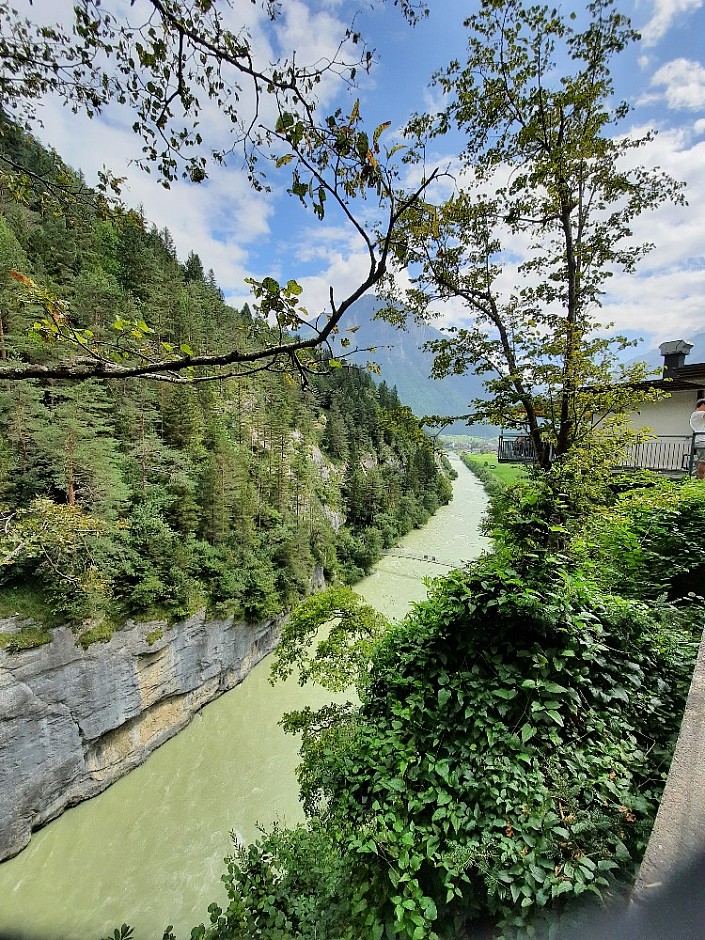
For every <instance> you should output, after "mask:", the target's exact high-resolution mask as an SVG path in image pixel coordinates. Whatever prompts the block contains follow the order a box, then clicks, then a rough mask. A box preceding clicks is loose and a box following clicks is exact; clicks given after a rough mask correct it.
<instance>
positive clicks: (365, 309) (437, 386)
mask: <svg viewBox="0 0 705 940" xmlns="http://www.w3.org/2000/svg"><path fill="white" fill-rule="evenodd" d="M380 307H381V303H380V302H379V300H377V299H376V298H375V297H362V298H361V299H360V300H358V301H357V303H355V304H354V305H353V306H352V307H351V308H350V310H349V312H348V313H347V314H346V317H345V320H344V325H343V328H342V333H341V335H345V330H346V329H350V328H351V327H357V328H358V329H357V332H356V333H355V334H354V336H351V337H350V338H351V340H352V344H351V347H350V348H352V346H357V347H360V348H361V349H367V348H369V347H374V350H375V351H374V352H361V353H356V354H353V355H348V357H347V358H348V359H349V360H350V361H352V362H355V363H358V364H364V363H366V362H368V361H372V362H376V363H377V364H378V365H379V367H380V370H381V376H380V378H381V379H384V381H385V382H386V383H387V385H389V386H393V385H396V388H397V391H398V393H399V397H400V398H401V400H402V402H404V404H405V405H409V406H410V408H411V409H412V411H413V412H414V414H416V415H418V416H419V417H423V416H424V415H442V416H444V417H446V416H452V415H463V414H467V413H468V412H469V411H470V410H471V408H470V401H471V400H472V399H473V398H484V397H485V391H484V388H483V385H482V378H481V377H480V376H477V375H449V376H447V377H446V378H444V379H433V378H431V367H432V365H433V356H432V354H431V353H430V352H427V351H426V350H425V349H424V348H423V346H424V343H426V342H428V341H429V340H431V339H438V338H440V337H442V336H443V334H442V333H441V332H440V331H439V330H437V329H435V328H434V327H432V326H428V325H425V326H418V325H417V324H415V323H414V322H413V320H412V318H411V317H410V318H409V321H408V325H407V329H405V330H399V329H397V328H396V327H394V326H392V325H391V324H390V323H387V322H386V321H385V320H375V319H374V315H375V313H376V312H377V310H379V309H380ZM334 349H335V351H336V352H338V353H344V352H346V350H343V349H342V347H340V345H339V342H338V343H337V344H336V345H335V346H334ZM447 430H448V431H449V433H454V434H463V433H464V434H473V435H475V436H477V437H492V436H494V434H496V429H494V428H490V427H487V426H485V425H481V424H478V425H473V426H471V427H469V426H468V425H467V423H466V422H465V421H456V422H454V424H452V425H450V426H449V428H448V429H447Z"/></svg>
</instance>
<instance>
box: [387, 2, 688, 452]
mask: <svg viewBox="0 0 705 940" xmlns="http://www.w3.org/2000/svg"><path fill="white" fill-rule="evenodd" d="M465 25H466V27H467V28H468V32H469V37H468V53H467V60H466V61H465V62H462V61H455V62H453V63H451V64H450V65H449V66H448V68H447V69H444V70H441V71H440V72H438V73H437V74H436V76H435V79H434V81H435V84H436V85H437V86H439V87H440V90H441V91H442V92H443V95H444V101H445V106H444V109H443V110H442V111H441V112H440V114H432V115H424V114H422V115H418V116H417V117H415V118H414V119H413V120H412V121H411V123H410V125H409V127H408V129H407V134H408V136H409V137H410V138H411V139H412V140H413V141H414V142H415V143H414V145H413V146H412V148H411V150H410V152H409V157H408V159H409V161H410V162H413V161H415V160H417V159H422V157H423V154H424V153H426V152H427V148H428V147H429V146H431V145H432V138H433V137H435V136H438V135H443V134H445V133H447V132H449V131H451V130H455V131H457V132H458V133H459V134H460V135H461V136H462V138H463V149H462V152H461V153H460V155H459V159H460V161H461V162H462V163H463V164H465V166H466V167H467V169H468V172H467V174H466V176H465V179H464V180H463V181H462V182H460V183H459V184H458V186H457V188H456V189H455V191H454V192H453V193H452V195H451V196H450V197H449V198H448V199H447V200H446V201H445V202H442V203H440V204H433V203H431V202H430V201H428V200H425V201H423V202H422V201H419V202H418V203H417V204H416V205H415V206H414V207H413V210H412V211H411V212H410V213H408V214H407V216H406V217H405V219H404V220H403V224H402V226H401V231H400V232H398V233H397V237H396V238H395V254H396V260H397V262H398V265H399V269H400V270H401V271H403V272H404V276H406V270H407V269H409V270H410V271H411V272H412V275H413V276H412V287H411V288H410V289H408V290H407V291H406V292H405V294H404V295H402V296H403V300H402V299H401V298H400V291H399V289H398V287H397V286H396V285H394V284H392V285H391V286H390V289H389V291H388V298H389V302H390V307H391V308H392V310H393V313H394V312H396V311H398V308H399V305H400V303H405V304H406V305H407V306H408V308H409V309H411V310H412V311H413V312H414V313H415V314H416V315H417V316H419V317H420V318H421V319H423V320H425V319H428V318H429V317H431V316H433V315H434V311H437V310H438V309H439V307H438V303H437V301H439V300H440V301H444V302H450V303H452V304H454V305H457V304H458V303H460V304H462V305H463V307H464V309H465V321H464V322H465V323H466V325H463V326H462V327H451V328H448V329H446V330H445V331H444V332H445V336H444V337H443V338H441V339H438V340H433V341H431V342H430V343H429V344H428V346H429V349H430V350H431V351H432V352H433V353H434V357H435V359H434V375H435V376H436V377H438V378H441V377H443V376H445V375H453V374H460V373H463V372H466V371H468V370H469V371H471V372H473V373H475V374H477V375H482V376H483V378H484V380H485V381H484V384H485V388H486V391H487V395H486V396H485V397H484V398H482V399H476V400H474V401H473V402H472V403H471V407H472V417H473V420H474V421H475V422H484V423H487V424H491V425H495V426H502V427H509V428H516V427H522V428H524V429H525V432H526V433H527V434H529V435H530V436H531V438H532V442H533V445H534V447H535V451H536V454H537V455H538V460H539V463H540V464H541V465H542V466H543V467H545V468H547V467H548V466H549V465H550V463H551V462H552V460H553V459H554V458H555V457H561V456H562V455H563V454H566V453H568V452H569V451H570V450H571V448H573V447H574V446H575V445H576V444H577V443H581V444H583V445H584V444H585V442H586V441H590V442H591V447H599V446H601V443H602V442H603V441H604V440H609V441H612V442H614V441H621V442H625V441H627V440H628V434H627V430H626V428H625V426H624V424H623V422H621V421H620V415H623V414H624V413H627V412H629V411H632V410H634V409H635V408H636V407H637V406H638V404H639V402H641V401H643V400H645V399H648V398H649V396H650V395H653V393H652V392H649V391H648V386H647V385H644V384H640V383H642V382H643V380H644V379H646V378H648V372H647V370H646V367H645V366H644V365H643V364H637V365H634V366H624V365H623V364H622V363H621V362H620V357H619V355H618V354H619V353H620V352H621V351H623V350H624V349H625V348H626V347H628V346H630V345H633V344H632V343H631V342H630V341H629V340H627V339H626V338H625V337H613V338H605V336H604V332H605V330H604V324H603V322H602V318H601V317H600V315H599V310H600V302H601V297H602V296H603V295H604V293H605V290H606V284H607V282H608V279H609V278H610V277H611V276H612V275H613V273H614V271H615V270H620V269H621V270H625V271H627V272H632V271H633V270H634V269H635V267H636V265H637V264H638V262H639V260H640V259H641V258H642V257H643V256H644V254H646V253H647V252H648V251H649V250H650V248H652V247H653V246H652V245H649V244H642V245H638V244H634V242H633V240H632V238H631V236H632V228H633V225H632V223H633V221H634V219H636V218H638V217H639V216H640V215H641V214H642V213H645V212H648V211H651V210H653V209H655V208H657V207H658V206H660V205H661V204H662V203H664V202H668V201H672V202H674V203H676V204H681V205H682V204H683V202H684V200H683V195H682V184H680V183H677V182H675V181H674V180H673V179H671V178H670V177H669V176H667V175H666V174H663V173H661V172H660V171H659V170H658V169H656V170H651V169H647V168H646V167H644V166H638V165H637V164H636V161H635V158H634V156H635V155H634V154H633V153H632V151H634V150H636V149H638V148H641V147H643V146H645V145H646V144H648V143H649V142H650V140H651V139H652V134H650V133H646V134H644V135H643V136H636V135H630V134H626V133H623V122H624V118H625V116H626V115H627V114H628V112H629V106H628V105H627V104H625V103H624V102H620V101H619V99H618V98H616V97H615V91H614V86H613V79H612V66H613V60H614V57H615V56H617V55H618V54H619V53H620V52H622V51H623V50H624V49H625V48H626V47H627V46H628V45H629V44H630V43H631V42H633V41H634V40H635V39H636V38H637V34H636V33H635V32H634V30H633V29H632V27H631V25H630V23H629V20H628V19H627V18H626V17H625V16H624V15H623V14H622V13H621V12H619V11H618V10H617V9H616V6H615V3H614V2H613V0H593V2H591V3H589V4H588V6H587V11H586V14H585V15H582V14H581V15H578V14H575V13H572V12H565V13H564V12H563V11H561V10H559V9H552V8H550V7H548V6H544V5H529V4H525V3H523V2H522V0H508V2H506V0H486V2H483V3H482V4H481V5H480V6H479V8H478V10H477V12H474V13H472V14H471V15H470V16H469V17H468V19H467V20H466V23H465ZM547 76H550V79H549V78H548V77H547ZM517 244H519V245H526V248H525V249H524V250H522V254H521V257H519V258H518V259H517V249H516V246H517ZM506 285H511V286H510V287H509V289H507V287H506ZM595 415H600V416H602V417H601V420H599V421H595V420H594V416H595ZM613 416H616V420H613Z"/></svg>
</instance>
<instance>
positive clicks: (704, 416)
mask: <svg viewBox="0 0 705 940" xmlns="http://www.w3.org/2000/svg"><path fill="white" fill-rule="evenodd" d="M690 426H691V428H692V429H693V432H694V433H695V437H694V438H693V450H694V453H695V460H696V462H697V464H696V470H695V475H696V477H697V478H698V480H705V398H698V400H697V401H696V402H695V411H694V412H693V413H692V415H691V416H690Z"/></svg>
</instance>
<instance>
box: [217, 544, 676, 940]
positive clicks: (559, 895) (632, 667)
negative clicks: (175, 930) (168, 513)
mask: <svg viewBox="0 0 705 940" xmlns="http://www.w3.org/2000/svg"><path fill="white" fill-rule="evenodd" d="M317 603H318V604H319V605H321V600H320V598H319V599H318V601H317ZM344 616H349V610H346V612H345V614H344ZM363 635H364V632H363V631H362V630H361V631H360V636H361V637H363ZM692 638H693V637H692V632H691V630H690V629H689V628H688V627H687V626H686V625H685V624H684V623H682V622H681V619H680V615H679V614H678V611H677V610H675V609H673V608H668V607H657V606H656V607H651V606H649V605H647V604H646V603H643V602H640V601H636V600H630V599H623V598H619V597H616V596H612V595H609V594H601V593H599V592H597V591H596V590H595V589H594V588H592V587H590V586H589V584H588V582H586V581H585V580H584V579H582V578H581V577H580V576H578V575H576V574H565V573H564V569H563V568H561V567H560V566H559V565H556V566H555V568H554V572H553V578H552V579H547V578H546V577H545V576H544V574H542V577H541V579H540V580H538V579H537V580H536V581H533V582H532V581H531V580H529V579H527V578H525V577H522V576H520V575H519V574H518V572H517V571H516V570H515V569H513V568H511V567H510V566H508V564H507V563H506V562H505V561H503V560H501V559H500V557H499V556H498V555H492V556H487V557H486V558H484V559H483V560H481V561H480V562H478V563H476V564H475V565H474V566H473V567H472V569H471V570H470V571H465V572H455V573H453V574H451V575H449V576H448V577H446V578H444V579H441V580H439V581H437V582H435V585H434V587H433V589H432V591H431V593H430V595H429V598H428V600H427V601H425V602H424V603H422V604H420V605H418V606H417V607H416V609H415V610H414V611H413V613H412V614H411V615H410V616H409V617H408V618H407V619H406V620H405V621H404V622H403V623H402V624H400V625H397V626H394V627H391V628H390V629H389V630H387V631H385V632H384V633H383V634H382V635H381V639H380V640H379V642H377V644H376V645H374V646H373V647H372V653H371V659H369V660H368V661H367V665H366V666H365V665H364V664H363V662H362V661H360V663H359V672H358V691H359V694H360V698H361V704H360V707H359V709H355V708H353V707H352V706H349V707H348V708H344V707H340V706H336V707H330V708H327V709H325V710H323V711H322V712H319V713H311V712H308V711H307V712H305V713H303V714H302V715H299V716H297V718H294V719H293V720H292V719H291V718H290V725H291V726H292V727H294V726H295V727H298V729H299V730H301V729H303V731H304V744H303V751H302V753H303V764H302V767H301V770H300V774H299V779H300V783H301V785H302V791H303V794H302V795H303V797H304V803H305V806H306V808H307V812H308V814H309V819H310V824H309V828H308V829H304V830H298V831H297V832H296V833H295V834H291V833H282V832H276V831H275V832H274V833H271V834H269V835H268V836H267V837H266V838H265V839H264V841H263V842H262V843H260V844H259V845H257V846H255V847H249V848H247V849H244V850H242V851H241V852H240V853H239V854H237V855H236V856H235V857H234V858H233V860H231V862H230V863H229V867H228V874H227V876H226V878H225V879H224V880H225V881H226V885H227V886H228V890H229V893H230V896H231V905H230V907H229V909H228V910H226V911H225V912H223V911H220V910H219V909H218V910H217V914H216V913H215V912H214V913H213V918H214V924H213V925H212V926H211V927H210V928H209V930H208V932H207V933H205V934H204V936H208V937H218V938H226V937H228V938H240V937H242V938H245V937H262V938H284V937H297V938H298V937H300V938H309V937H310V938H314V937H316V938H318V940H321V938H330V940H333V938H351V940H352V938H356V940H357V938H361V937H365V938H368V937H369V938H382V937H400V938H410V940H422V938H423V940H433V938H437V937H448V938H450V937H457V936H458V932H459V930H461V929H462V927H463V926H466V925H468V924H472V923H476V922H478V921H487V920H488V919H489V921H490V922H491V923H494V924H496V925H498V930H500V931H502V932H503V935H505V936H512V935H514V934H515V933H517V932H524V933H525V934H528V935H530V936H531V935H533V933H534V932H535V930H536V929H537V927H538V926H539V925H540V924H541V922H542V919H543V917H544V916H545V915H547V916H548V917H550V918H551V919H552V920H553V919H555V918H557V917H558V916H559V915H560V914H561V913H562V912H564V911H565V910H568V909H570V907H571V905H572V904H573V903H574V902H576V901H577V900H578V899H581V898H582V896H583V895H587V896H590V895H597V896H603V895H605V893H609V892H611V891H612V890H614V889H615V888H616V886H617V885H618V883H619V882H620V881H628V880H629V879H630V878H632V876H633V874H634V871H635V865H636V864H637V863H638V861H639V859H640V857H641V854H642V852H643V849H644V846H645V843H646V840H647V839H648V835H649V832H650V829H651V826H652V823H653V819H654V816H655V812H656V808H657V805H658V799H659V796H660V793H661V790H662V787H663V783H664V780H665V776H666V773H667V770H668V764H669V761H670V755H671V750H672V747H673V743H674V740H675V737H676V735H677V732H678V727H679V723H680V717H681V713H682V709H683V705H684V701H685V695H686V692H687V685H688V682H689V678H690V664H691V663H692V653H693V650H692ZM346 655H347V656H348V658H349V659H351V660H352V659H354V656H352V655H351V654H350V652H349V651H348V653H347V654H346ZM319 678H320V675H319ZM309 840H313V842H315V843H316V844H317V845H318V846H319V848H318V849H317V851H318V852H319V854H320V857H321V858H322V859H323V858H325V859H327V861H325V863H324V864H322V865H318V866H316V865H313V866H311V865H308V866H307V867H306V874H304V873H303V871H301V870H300V866H301V859H302V857H303V856H302V853H304V854H305V852H306V851H308V850H309V849H310V848H311V845H312V844H313V842H310V841H309ZM307 846H308V849H307V848H306V847H307ZM331 859H332V860H331ZM314 875H315V877H314ZM333 882H336V883H337V888H334V886H332V885H333ZM294 883H295V884H296V901H295V902H294V901H293V900H292V887H293V885H294ZM335 890H337V891H338V892H339V893H338V895H337V896H338V898H339V899H342V900H340V901H339V903H336V905H333V906H331V904H330V896H332V894H334V893H335ZM331 892H332V894H331ZM306 899H307V900H306ZM345 899H347V901H345V903H343V901H344V900H345ZM583 900H584V899H583ZM294 904H295V906H296V909H297V910H298V911H301V910H307V911H309V912H310V913H309V915H307V917H302V916H300V914H296V915H295V912H294V911H293V909H292V905H294ZM245 910H246V911H248V912H249V913H248V914H247V916H245V914H244V913H243V911H245ZM315 911H318V912H319V915H320V916H319V919H318V920H317V919H316V915H315V914H314V913H313V912H315ZM253 912H256V916H255V913H253ZM247 918H250V919H249V920H248V919H247ZM245 925H247V927H246V929H245ZM204 930H205V928H204Z"/></svg>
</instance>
